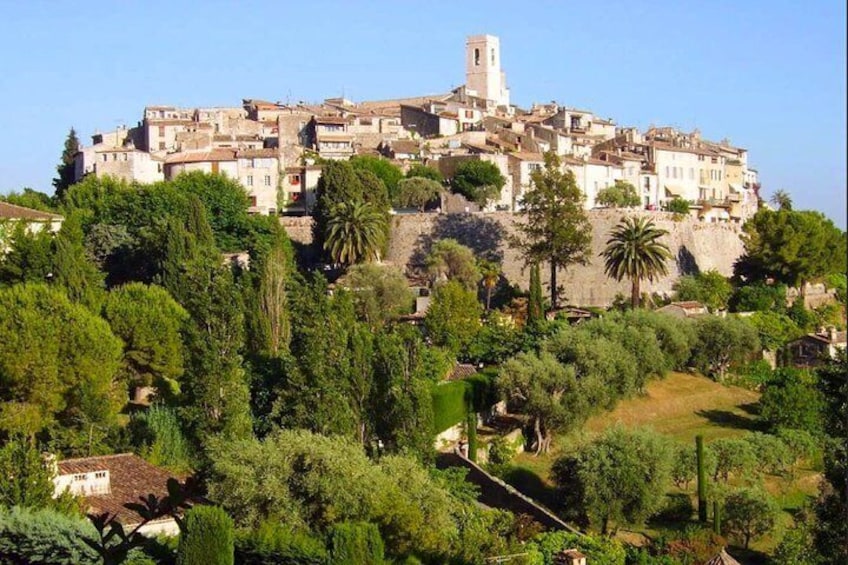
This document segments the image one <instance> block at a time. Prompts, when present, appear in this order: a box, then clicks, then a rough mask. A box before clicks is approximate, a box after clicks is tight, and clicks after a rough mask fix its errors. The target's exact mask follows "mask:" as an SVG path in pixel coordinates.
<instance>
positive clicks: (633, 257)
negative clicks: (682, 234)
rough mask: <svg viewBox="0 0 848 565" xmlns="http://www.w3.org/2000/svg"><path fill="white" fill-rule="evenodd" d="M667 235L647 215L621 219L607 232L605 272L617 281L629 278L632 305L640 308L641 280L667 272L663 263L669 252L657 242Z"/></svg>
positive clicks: (604, 251)
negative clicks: (645, 216)
mask: <svg viewBox="0 0 848 565" xmlns="http://www.w3.org/2000/svg"><path fill="white" fill-rule="evenodd" d="M666 234H668V232H667V231H666V230H663V229H660V228H658V227H656V226H655V225H654V222H652V221H649V220H647V219H646V218H623V219H622V220H621V222H619V223H618V225H616V226H615V227H614V228H613V229H612V231H610V234H609V235H610V238H609V239H608V240H607V247H606V249H604V250H603V252H602V253H601V256H603V257H604V265H605V268H604V271H605V272H606V274H607V276H609V277H612V278H614V279H615V280H617V281H620V280H621V279H623V278H624V277H627V278H629V279H630V281H631V285H632V286H631V293H630V298H631V303H632V305H633V308H638V307H639V298H640V294H639V286H640V283H641V282H642V281H643V280H645V279H647V280H649V281H653V280H654V279H655V278H657V277H660V276H662V275H665V274H667V273H668V269H667V268H666V264H665V262H666V260H667V259H669V258H671V253H670V252H669V250H668V246H667V245H665V244H664V243H662V242H661V241H659V239H660V238H661V237H663V236H664V235H666Z"/></svg>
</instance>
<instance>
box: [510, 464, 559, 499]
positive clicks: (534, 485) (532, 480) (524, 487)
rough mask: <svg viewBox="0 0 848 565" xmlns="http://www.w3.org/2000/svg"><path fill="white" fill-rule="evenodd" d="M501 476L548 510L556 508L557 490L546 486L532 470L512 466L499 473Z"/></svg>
mask: <svg viewBox="0 0 848 565" xmlns="http://www.w3.org/2000/svg"><path fill="white" fill-rule="evenodd" d="M499 476H500V478H501V479H503V480H504V481H506V482H507V483H509V484H510V485H512V486H514V487H515V488H516V490H518V491H519V492H521V493H522V494H525V495H527V496H529V497H530V498H532V499H534V500H537V501H539V502H540V503H542V504H543V505H545V506H547V507H548V508H554V507H556V504H557V496H556V494H557V493H556V488H554V487H552V486H550V485H548V484H546V483H545V481H543V480H542V478H541V477H540V476H539V475H538V474H536V473H534V472H533V471H531V470H530V469H526V468H524V467H516V466H513V465H510V466H509V467H507V468H506V469H504V470H503V471H502V472H501V473H499Z"/></svg>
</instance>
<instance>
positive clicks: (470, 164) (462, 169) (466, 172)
mask: <svg viewBox="0 0 848 565" xmlns="http://www.w3.org/2000/svg"><path fill="white" fill-rule="evenodd" d="M505 184H506V178H504V176H503V175H502V174H501V172H500V169H498V167H497V165H495V164H494V163H490V162H488V161H481V160H479V159H471V160H468V161H463V162H462V163H460V164H459V165H458V166H457V167H456V172H455V173H454V175H453V178H452V179H451V190H453V192H455V193H457V194H461V195H463V196H464V197H466V198H467V199H468V200H470V201H471V202H475V203H477V204H479V205H480V206H483V207H485V206H486V205H487V204H488V203H489V202H491V201H492V200H496V199H497V198H498V197H499V196H500V193H501V189H502V188H503V187H504V185H505Z"/></svg>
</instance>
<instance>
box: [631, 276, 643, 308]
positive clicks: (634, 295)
mask: <svg viewBox="0 0 848 565" xmlns="http://www.w3.org/2000/svg"><path fill="white" fill-rule="evenodd" d="M640 294H641V293H640V292H639V278H638V277H633V281H632V282H631V285H630V305H631V306H632V307H633V309H634V310H635V309H636V308H638V307H639V299H640V296H639V295H640Z"/></svg>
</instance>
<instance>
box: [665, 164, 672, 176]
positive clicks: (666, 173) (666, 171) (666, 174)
mask: <svg viewBox="0 0 848 565" xmlns="http://www.w3.org/2000/svg"><path fill="white" fill-rule="evenodd" d="M665 176H667V177H670V176H671V175H670V174H668V166H666V168H665Z"/></svg>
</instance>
